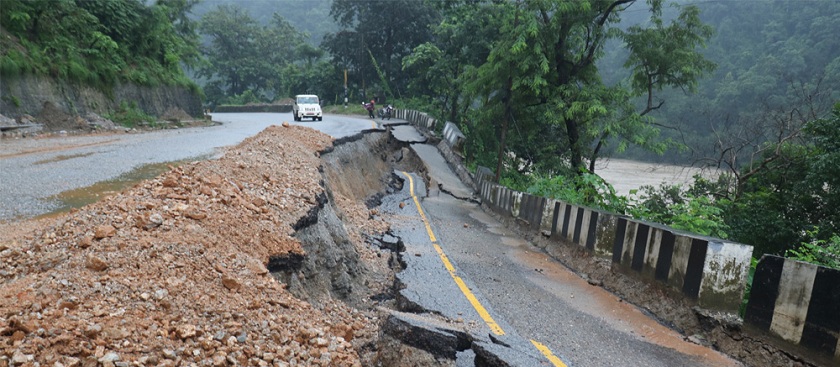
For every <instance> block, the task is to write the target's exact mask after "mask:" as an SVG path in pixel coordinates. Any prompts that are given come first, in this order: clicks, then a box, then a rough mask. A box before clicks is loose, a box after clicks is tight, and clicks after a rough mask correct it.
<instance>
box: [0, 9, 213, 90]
mask: <svg viewBox="0 0 840 367" xmlns="http://www.w3.org/2000/svg"><path fill="white" fill-rule="evenodd" d="M189 6H190V1H187V0H183V1H181V0H173V1H165V2H164V1H162V2H158V3H156V4H154V5H147V4H146V3H144V2H142V1H138V0H109V1H103V0H90V1H71V0H56V1H47V0H35V1H21V0H4V1H2V2H0V7H2V9H0V10H1V11H0V21H2V23H0V24H2V26H3V28H4V29H6V30H7V31H8V32H10V35H11V36H13V37H5V36H4V37H3V41H1V42H0V43H2V46H3V47H0V55H2V59H0V72H2V73H3V74H4V75H17V74H21V73H36V74H48V75H51V76H53V77H56V78H60V79H65V80H72V81H75V82H82V83H85V84H88V85H94V86H97V87H100V88H108V87H110V86H112V85H113V84H114V83H115V82H117V81H118V80H123V81H128V82H132V83H136V84H141V85H157V84H166V85H185V86H194V84H193V83H192V82H191V81H189V80H188V79H187V78H186V77H185V75H184V73H183V71H182V70H181V63H182V62H185V63H192V62H195V61H197V43H195V40H196V39H197V37H196V35H195V33H194V31H193V30H192V29H191V28H190V24H191V23H190V22H188V21H186V20H185V19H186V15H185V14H186V12H188V11H189ZM181 18H183V19H181ZM178 19H181V20H178Z"/></svg>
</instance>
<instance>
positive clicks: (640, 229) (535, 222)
mask: <svg viewBox="0 0 840 367" xmlns="http://www.w3.org/2000/svg"><path fill="white" fill-rule="evenodd" d="M480 170H481V171H483V172H485V174H482V176H481V177H482V178H481V179H480V181H479V188H480V191H479V194H480V197H481V198H482V202H483V203H485V204H486V205H487V206H488V207H489V208H490V209H491V210H493V211H495V212H496V213H498V214H502V215H506V216H510V217H513V218H517V219H519V220H521V221H523V222H524V223H526V225H528V226H530V228H531V229H532V230H534V231H538V232H540V233H541V234H542V235H544V236H547V237H548V238H549V240H550V241H553V242H558V243H560V242H565V243H571V244H575V245H578V246H581V247H584V248H586V249H587V250H589V251H590V252H592V253H594V254H596V255H598V256H603V257H607V258H610V259H612V262H613V263H614V264H617V265H618V266H619V267H620V268H621V269H623V270H625V271H626V272H628V273H630V274H636V275H637V276H638V277H639V278H641V279H642V280H644V281H650V282H656V283H658V284H661V285H663V286H665V287H666V288H669V289H672V290H673V291H675V292H674V293H675V294H682V295H683V296H685V297H686V298H687V299H689V300H693V301H696V302H697V304H698V305H699V306H701V307H703V308H706V309H710V310H717V311H723V312H728V313H733V314H737V312H738V309H739V307H740V305H741V300H742V299H743V295H744V289H745V287H746V282H747V276H748V272H749V267H750V258H751V254H752V251H753V247H752V246H749V245H744V244H740V243H734V242H729V241H725V240H722V239H717V238H711V237H705V236H699V235H695V234H691V233H686V232H682V231H679V230H676V229H673V228H670V227H667V226H665V225H662V224H656V223H649V222H644V221H639V220H635V219H632V218H629V217H626V216H622V215H617V214H613V213H608V212H604V211H600V210H596V209H592V208H587V207H584V206H578V205H574V204H570V203H566V202H563V201H560V200H554V199H547V198H543V197H539V196H534V195H530V194H526V193H522V192H519V191H515V190H511V189H509V188H507V187H505V186H502V185H500V184H497V183H495V182H492V181H490V179H489V178H490V177H489V175H487V174H486V172H487V171H489V169H488V168H486V167H485V168H481V169H480Z"/></svg>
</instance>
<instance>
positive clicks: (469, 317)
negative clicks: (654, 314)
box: [383, 162, 740, 367]
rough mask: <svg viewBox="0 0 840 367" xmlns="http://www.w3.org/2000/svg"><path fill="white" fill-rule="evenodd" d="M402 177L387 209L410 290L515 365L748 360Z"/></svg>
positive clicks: (474, 209) (412, 298)
mask: <svg viewBox="0 0 840 367" xmlns="http://www.w3.org/2000/svg"><path fill="white" fill-rule="evenodd" d="M426 165H427V167H428V168H429V169H432V170H441V171H445V170H448V169H449V168H448V167H447V166H445V165H443V166H441V165H439V164H435V163H431V164H430V163H429V162H426ZM398 175H399V176H401V177H403V178H404V179H405V180H406V182H405V184H404V187H403V190H402V191H401V192H399V193H397V194H395V195H393V196H392V197H390V198H388V199H386V200H383V206H384V207H385V209H386V210H390V211H392V212H393V213H394V214H395V215H396V216H397V217H396V218H397V220H395V221H394V223H392V231H393V232H394V233H395V234H396V235H397V236H399V237H400V238H401V239H402V241H403V243H404V244H405V248H406V252H405V254H404V259H405V261H406V265H407V268H406V270H404V271H403V272H402V273H400V274H399V275H398V278H399V279H400V280H401V281H402V282H403V283H404V284H405V285H406V288H405V289H403V290H402V291H401V293H402V296H403V297H405V298H406V299H407V300H408V301H409V302H408V303H409V304H410V303H416V304H417V307H416V308H417V310H422V311H421V312H424V313H428V314H434V315H442V316H444V317H446V318H448V319H450V320H455V321H454V322H455V324H457V326H458V327H462V328H464V329H466V330H469V332H470V333H471V335H473V337H474V338H475V339H476V340H477V341H478V342H479V343H484V344H485V345H490V346H493V347H495V348H496V349H498V350H504V351H506V353H507V354H508V356H507V357H506V358H508V359H507V360H508V361H509V362H510V363H511V365H517V366H529V365H535V366H536V365H553V366H662V367H667V366H737V365H740V364H739V363H738V362H736V361H734V360H732V359H730V358H728V357H726V356H724V355H722V354H720V353H718V352H716V351H713V350H711V349H709V348H706V347H702V346H699V345H696V344H693V343H690V342H688V341H685V340H684V338H683V336H682V335H680V334H679V333H677V332H675V331H673V330H671V329H669V328H667V327H665V326H663V325H661V324H659V323H658V322H657V321H656V320H654V319H652V318H650V317H648V316H647V315H646V314H645V313H644V312H642V311H641V310H640V309H638V308H637V307H635V306H633V305H629V304H627V303H624V302H622V301H621V300H620V299H618V298H617V297H616V296H615V295H613V294H611V293H609V292H607V291H606V290H604V289H602V288H600V287H595V286H592V285H589V283H587V282H586V281H585V280H583V279H581V278H580V277H579V276H578V275H576V274H574V273H573V272H571V271H570V270H568V268H566V267H565V266H563V265H562V264H560V263H559V262H557V261H555V260H554V259H551V258H550V257H549V256H548V255H546V254H545V253H543V252H542V251H541V250H540V249H538V248H537V247H535V246H532V245H531V244H529V243H528V242H526V241H525V240H523V239H521V238H519V237H518V236H516V235H515V234H513V233H511V232H510V231H509V230H507V229H506V228H505V227H504V226H503V225H502V224H500V223H499V222H498V221H497V220H495V219H494V218H492V217H491V216H490V215H488V214H487V213H485V212H484V211H483V210H481V208H480V207H478V205H476V204H474V203H470V202H467V201H464V200H458V199H456V198H454V197H452V196H450V195H448V194H446V193H445V191H446V188H445V187H443V188H442V190H434V189H433V188H430V189H429V190H427V189H426V188H425V187H423V185H422V181H421V180H419V179H418V177H416V176H415V175H411V176H409V174H407V173H402V172H399V173H398ZM432 175H433V173H431V172H430V176H432ZM409 177H412V178H411V179H410V178H409ZM412 186H413V191H412ZM400 202H402V203H404V204H405V205H403V207H402V208H400V206H399V205H398V203H400ZM421 213H422V214H421ZM417 310H415V311H417ZM464 358H469V356H466V357H464ZM554 358H556V359H554ZM458 364H459V365H469V363H461V362H460V361H459V363H458Z"/></svg>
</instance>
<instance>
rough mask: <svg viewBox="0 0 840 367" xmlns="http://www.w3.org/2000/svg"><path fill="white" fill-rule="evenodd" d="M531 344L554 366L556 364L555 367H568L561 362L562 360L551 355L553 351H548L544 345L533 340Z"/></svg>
mask: <svg viewBox="0 0 840 367" xmlns="http://www.w3.org/2000/svg"><path fill="white" fill-rule="evenodd" d="M531 344H533V345H534V346H535V347H537V350H539V351H540V353H542V354H543V355H544V356H545V358H548V360H549V361H550V362H551V363H552V364H554V366H555V367H567V366H566V364H565V363H563V361H561V360H560V358H557V356H555V355H554V353H551V349H548V347H546V346H545V345H543V344H542V343H540V342H538V341H536V340H534V339H531Z"/></svg>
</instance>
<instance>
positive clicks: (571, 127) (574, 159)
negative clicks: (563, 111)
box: [566, 120, 583, 174]
mask: <svg viewBox="0 0 840 367" xmlns="http://www.w3.org/2000/svg"><path fill="white" fill-rule="evenodd" d="M579 128H580V126H578V123H577V121H575V120H566V134H567V135H568V136H569V151H570V152H571V156H570V157H569V162H570V163H571V164H572V169H573V170H574V171H575V173H577V174H580V173H581V169H580V168H581V166H582V165H583V161H582V159H581V155H582V152H581V149H580V131H579Z"/></svg>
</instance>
